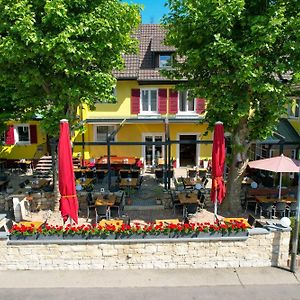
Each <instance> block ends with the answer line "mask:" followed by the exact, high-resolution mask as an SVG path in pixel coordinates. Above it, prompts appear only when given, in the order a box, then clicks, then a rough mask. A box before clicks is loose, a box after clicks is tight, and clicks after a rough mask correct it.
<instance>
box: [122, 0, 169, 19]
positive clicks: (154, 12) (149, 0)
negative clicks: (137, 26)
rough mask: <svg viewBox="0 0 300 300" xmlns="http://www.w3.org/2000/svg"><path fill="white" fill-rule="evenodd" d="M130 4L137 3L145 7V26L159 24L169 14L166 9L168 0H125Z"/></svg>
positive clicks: (143, 12) (143, 16)
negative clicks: (165, 5)
mask: <svg viewBox="0 0 300 300" xmlns="http://www.w3.org/2000/svg"><path fill="white" fill-rule="evenodd" d="M125 1H126V2H128V3H136V4H142V5H144V9H143V11H142V23H143V24H158V23H160V19H161V17H162V16H163V15H164V14H165V13H167V11H168V10H167V8H166V7H164V4H165V2H166V0H125Z"/></svg>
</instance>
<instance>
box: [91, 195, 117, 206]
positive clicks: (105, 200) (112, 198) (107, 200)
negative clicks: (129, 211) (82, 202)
mask: <svg viewBox="0 0 300 300" xmlns="http://www.w3.org/2000/svg"><path fill="white" fill-rule="evenodd" d="M116 199H117V197H116V195H108V196H107V197H105V196H103V195H100V196H98V197H97V199H96V200H95V206H98V205H99V206H100V205H107V206H113V205H115V203H116Z"/></svg>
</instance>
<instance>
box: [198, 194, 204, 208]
mask: <svg viewBox="0 0 300 300" xmlns="http://www.w3.org/2000/svg"><path fill="white" fill-rule="evenodd" d="M199 194H200V195H199ZM198 199H199V207H200V208H201V209H203V208H204V207H205V206H206V203H205V200H206V199H205V195H204V194H202V193H201V191H199V192H198Z"/></svg>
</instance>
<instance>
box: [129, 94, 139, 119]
mask: <svg viewBox="0 0 300 300" xmlns="http://www.w3.org/2000/svg"><path fill="white" fill-rule="evenodd" d="M139 113H140V90H139V89H132V90H131V114H139Z"/></svg>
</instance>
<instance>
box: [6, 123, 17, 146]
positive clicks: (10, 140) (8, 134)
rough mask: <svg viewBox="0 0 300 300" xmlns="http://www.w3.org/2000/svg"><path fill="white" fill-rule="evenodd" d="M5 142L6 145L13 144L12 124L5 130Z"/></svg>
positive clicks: (13, 131)
mask: <svg viewBox="0 0 300 300" xmlns="http://www.w3.org/2000/svg"><path fill="white" fill-rule="evenodd" d="M5 144H6V145H14V144H15V130H14V126H13V125H9V126H8V128H7V130H6V132H5Z"/></svg>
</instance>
